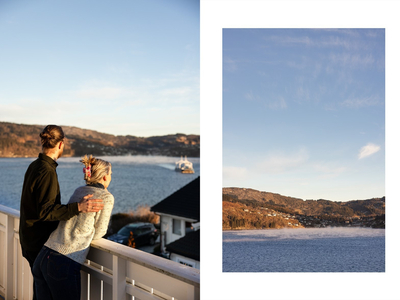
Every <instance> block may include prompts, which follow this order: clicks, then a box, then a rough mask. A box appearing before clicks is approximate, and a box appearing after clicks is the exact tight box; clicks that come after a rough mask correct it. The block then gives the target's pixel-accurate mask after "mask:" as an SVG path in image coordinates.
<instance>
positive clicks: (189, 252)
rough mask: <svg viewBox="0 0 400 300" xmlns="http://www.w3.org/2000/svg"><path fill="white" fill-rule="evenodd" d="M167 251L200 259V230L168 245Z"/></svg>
mask: <svg viewBox="0 0 400 300" xmlns="http://www.w3.org/2000/svg"><path fill="white" fill-rule="evenodd" d="M167 251H168V252H171V253H175V254H179V255H182V256H185V257H188V258H192V259H194V260H197V261H200V230H197V231H192V232H189V233H187V234H186V235H185V236H184V237H183V238H180V239H179V240H176V241H175V242H172V243H170V244H168V245H167Z"/></svg>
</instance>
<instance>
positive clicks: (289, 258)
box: [223, 227, 385, 272]
mask: <svg viewBox="0 0 400 300" xmlns="http://www.w3.org/2000/svg"><path fill="white" fill-rule="evenodd" d="M223 272H385V229H374V228H351V227H334V228H304V229H269V230H243V231H226V232H223Z"/></svg>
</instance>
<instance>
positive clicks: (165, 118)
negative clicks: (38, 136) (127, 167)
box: [0, 0, 200, 136]
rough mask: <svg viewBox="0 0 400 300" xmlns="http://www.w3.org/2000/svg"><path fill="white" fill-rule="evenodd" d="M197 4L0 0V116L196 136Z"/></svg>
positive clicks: (187, 0)
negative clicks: (0, 85) (0, 86)
mask: <svg viewBox="0 0 400 300" xmlns="http://www.w3.org/2000/svg"><path fill="white" fill-rule="evenodd" d="M199 14H200V8H199V0H169V1H162V0H150V1H149V0H135V1H128V0H120V1H115V2H110V1H104V0H100V1H76V0H72V1H26V0H25V1H1V2H0V40H1V41H2V43H1V47H0V65H1V67H0V82H1V84H2V88H1V90H0V121H4V122H15V123H23V124H44V125H45V124H48V123H54V124H59V125H70V126H77V127H82V128H86V129H93V130H97V131H100V132H106V133H111V134H115V135H127V134H130V135H136V136H154V135H164V134H174V133H177V132H180V133H186V134H199V133H200V95H199V93H200V92H199V85H200V82H199V77H200V74H199V72H200V34H199V30H200V24H199V23H200V17H199Z"/></svg>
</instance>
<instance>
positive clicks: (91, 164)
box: [80, 155, 111, 184]
mask: <svg viewBox="0 0 400 300" xmlns="http://www.w3.org/2000/svg"><path fill="white" fill-rule="evenodd" d="M80 162H81V163H83V164H84V165H85V168H83V172H84V173H85V175H84V178H83V179H84V180H85V181H86V184H91V183H98V182H100V181H101V179H102V178H103V176H106V175H108V174H109V172H110V168H111V163H109V162H108V161H105V160H102V159H100V158H94V157H93V156H92V155H90V156H89V157H88V156H87V155H85V156H84V157H82V159H81V160H80Z"/></svg>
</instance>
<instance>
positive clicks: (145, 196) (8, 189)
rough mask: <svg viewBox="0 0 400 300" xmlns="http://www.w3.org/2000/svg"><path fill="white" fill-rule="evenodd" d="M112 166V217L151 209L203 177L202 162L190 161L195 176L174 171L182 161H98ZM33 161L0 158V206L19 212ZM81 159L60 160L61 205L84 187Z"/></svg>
mask: <svg viewBox="0 0 400 300" xmlns="http://www.w3.org/2000/svg"><path fill="white" fill-rule="evenodd" d="M99 158H102V159H104V160H107V161H109V162H111V164H112V171H113V176H112V181H111V184H110V186H109V188H108V189H109V191H110V192H111V193H112V194H113V195H114V197H115V205H114V210H113V213H118V212H129V211H130V210H134V209H135V208H136V207H137V206H139V205H149V206H152V205H154V204H156V203H158V202H160V201H161V200H163V199H164V198H166V197H167V196H169V195H170V194H172V193H173V192H175V191H177V190H178V189H180V188H181V187H183V186H184V185H186V184H187V183H189V182H190V181H192V180H194V179H195V178H196V177H197V176H199V175H200V159H199V158H188V160H189V161H191V162H192V163H193V167H194V169H195V173H194V174H181V173H178V172H175V171H174V168H175V162H176V161H178V160H179V159H180V157H179V158H178V157H165V156H119V157H118V156H117V157H99ZM33 160H34V158H0V182H1V184H0V204H2V205H5V206H8V207H11V208H14V209H17V210H19V205H20V197H21V190H22V183H23V180H24V174H25V171H26V169H27V168H28V166H29V164H30V163H31V162H32V161H33ZM82 168H83V165H82V164H80V163H79V158H75V157H70V158H60V159H59V160H58V167H57V174H58V180H59V182H60V189H61V202H62V203H67V202H68V200H69V198H70V197H71V195H72V193H73V191H74V190H75V189H76V188H77V187H79V186H81V185H84V181H83V172H82Z"/></svg>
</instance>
